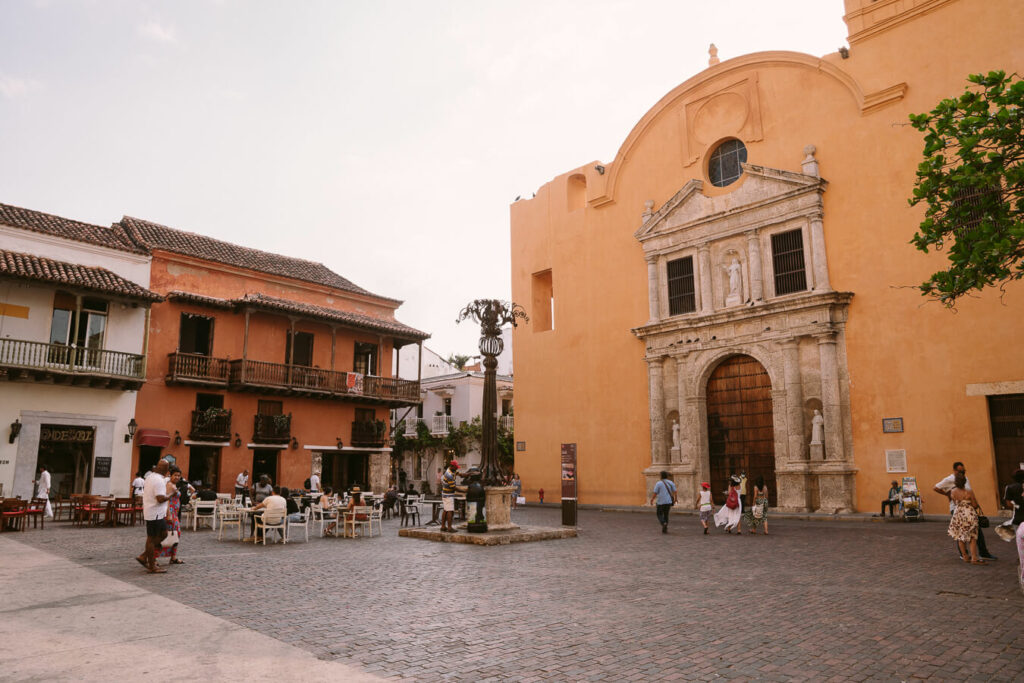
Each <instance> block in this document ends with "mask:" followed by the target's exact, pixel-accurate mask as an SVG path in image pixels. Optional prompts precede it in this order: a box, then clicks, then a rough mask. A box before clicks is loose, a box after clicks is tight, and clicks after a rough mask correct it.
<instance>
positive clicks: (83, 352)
mask: <svg viewBox="0 0 1024 683" xmlns="http://www.w3.org/2000/svg"><path fill="white" fill-rule="evenodd" d="M0 367H6V368H18V369H24V370H30V371H44V372H46V373H59V374H69V375H94V376H103V377H109V378H116V379H126V380H138V381H142V380H144V379H145V377H146V374H145V370H146V363H145V358H144V357H143V356H140V355H138V354H135V353H125V352H124V351H108V350H106V349H90V348H79V347H74V346H65V345H63V344H48V343H46V342H35V341H27V340H23V339H0Z"/></svg>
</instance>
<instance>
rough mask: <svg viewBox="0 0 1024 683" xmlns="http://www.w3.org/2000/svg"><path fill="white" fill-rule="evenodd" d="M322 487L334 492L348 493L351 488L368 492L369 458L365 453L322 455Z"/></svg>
mask: <svg viewBox="0 0 1024 683" xmlns="http://www.w3.org/2000/svg"><path fill="white" fill-rule="evenodd" d="M322 455H323V459H322V461H321V463H322V471H321V474H320V478H321V480H322V485H323V486H325V487H330V488H331V489H333V490H335V491H348V490H349V489H351V488H352V487H353V486H358V487H360V488H361V489H362V490H363V491H369V490H370V489H369V486H370V456H369V455H367V454H365V453H323V454H322Z"/></svg>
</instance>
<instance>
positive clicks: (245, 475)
mask: <svg viewBox="0 0 1024 683" xmlns="http://www.w3.org/2000/svg"><path fill="white" fill-rule="evenodd" d="M248 488H249V470H247V469H243V470H242V471H241V473H239V475H238V476H237V477H235V495H236V496H244V495H245V491H246V489H248Z"/></svg>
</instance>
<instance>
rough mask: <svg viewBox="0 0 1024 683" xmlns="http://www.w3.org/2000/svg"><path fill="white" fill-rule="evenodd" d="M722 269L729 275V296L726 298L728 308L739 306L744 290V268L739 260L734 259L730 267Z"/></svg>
mask: <svg viewBox="0 0 1024 683" xmlns="http://www.w3.org/2000/svg"><path fill="white" fill-rule="evenodd" d="M722 267H723V268H725V272H727V273H728V274H729V294H728V295H727V296H726V297H725V303H726V305H728V306H731V305H733V304H738V303H740V297H741V293H740V292H741V290H742V289H743V275H742V273H743V266H741V265H740V262H739V259H737V258H736V257H733V259H732V262H730V263H729V265H727V266H722Z"/></svg>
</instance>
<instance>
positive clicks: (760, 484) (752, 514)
mask: <svg viewBox="0 0 1024 683" xmlns="http://www.w3.org/2000/svg"><path fill="white" fill-rule="evenodd" d="M753 498H754V504H753V506H752V507H751V508H750V509H749V510H747V511H746V512H745V513H744V514H743V518H744V519H745V520H746V521H747V524H749V525H750V533H752V534H756V533H757V527H763V528H764V535H765V536H767V535H768V486H767V485H766V484H765V483H764V477H758V478H757V483H755V484H754V495H753Z"/></svg>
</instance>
